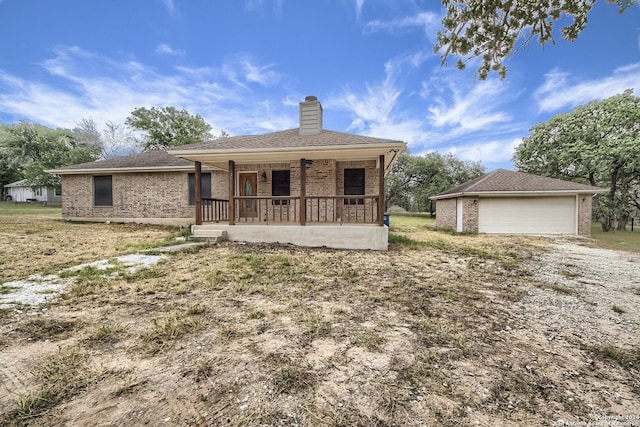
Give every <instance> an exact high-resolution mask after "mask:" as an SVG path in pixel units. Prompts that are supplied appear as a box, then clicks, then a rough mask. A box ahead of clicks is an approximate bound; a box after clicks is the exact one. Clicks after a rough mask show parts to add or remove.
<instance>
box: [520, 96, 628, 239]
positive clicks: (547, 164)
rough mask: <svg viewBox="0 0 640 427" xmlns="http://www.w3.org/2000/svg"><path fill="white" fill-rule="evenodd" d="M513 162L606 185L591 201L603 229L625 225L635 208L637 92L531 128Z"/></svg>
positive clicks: (525, 168)
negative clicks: (603, 190) (604, 194)
mask: <svg viewBox="0 0 640 427" xmlns="http://www.w3.org/2000/svg"><path fill="white" fill-rule="evenodd" d="M530 131H531V135H530V136H528V137H526V138H524V139H523V142H522V144H520V145H519V146H518V147H517V148H516V152H515V155H514V159H513V160H514V163H515V165H516V168H517V169H519V170H521V171H523V172H530V173H535V174H540V175H545V176H550V177H554V178H560V179H568V180H573V181H577V182H583V183H586V184H590V185H594V186H599V187H602V188H607V189H609V193H608V194H607V195H606V196H604V197H597V198H596V200H595V202H594V216H595V217H596V218H597V219H598V220H599V221H600V223H601V224H602V229H603V230H604V231H609V230H610V229H612V228H617V229H619V230H625V229H626V224H627V221H628V220H629V218H630V217H631V215H632V213H633V212H634V211H635V210H637V209H640V198H639V197H638V196H639V194H638V193H639V191H640V98H638V97H636V96H634V95H633V91H631V90H627V91H625V92H624V93H622V94H620V95H616V96H613V97H611V98H608V99H605V100H603V101H592V102H590V103H588V104H587V105H584V106H580V107H578V108H576V109H574V110H573V111H571V112H569V113H564V114H559V115H556V116H554V117H552V118H551V119H550V120H549V121H548V122H546V123H540V124H538V125H536V126H534V127H533V128H531V130H530Z"/></svg>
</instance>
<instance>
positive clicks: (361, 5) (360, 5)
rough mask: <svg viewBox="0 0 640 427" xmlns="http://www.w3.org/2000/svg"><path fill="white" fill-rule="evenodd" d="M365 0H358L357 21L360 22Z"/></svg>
mask: <svg viewBox="0 0 640 427" xmlns="http://www.w3.org/2000/svg"><path fill="white" fill-rule="evenodd" d="M364 1H365V0H356V21H357V22H360V17H361V16H362V7H363V6H364Z"/></svg>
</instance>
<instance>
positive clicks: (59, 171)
mask: <svg viewBox="0 0 640 427" xmlns="http://www.w3.org/2000/svg"><path fill="white" fill-rule="evenodd" d="M205 169H209V170H219V168H216V167H214V166H211V167H207V168H205ZM193 170H194V166H151V167H120V168H83V169H47V170H45V172H47V173H50V174H53V175H87V174H96V173H132V172H135V173H144V172H185V171H186V172H190V171H193Z"/></svg>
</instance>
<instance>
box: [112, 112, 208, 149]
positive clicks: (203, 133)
mask: <svg viewBox="0 0 640 427" xmlns="http://www.w3.org/2000/svg"><path fill="white" fill-rule="evenodd" d="M125 123H126V124H127V126H130V127H131V128H133V129H136V130H139V131H144V132H146V136H145V138H144V139H143V140H142V141H141V144H140V145H141V147H142V149H143V150H145V151H148V150H157V149H159V148H167V147H175V146H179V145H184V144H191V143H194V142H198V141H202V140H203V139H208V138H211V134H210V131H211V126H210V125H209V124H208V123H207V122H205V121H204V119H203V118H202V117H200V115H198V114H196V115H195V116H193V115H191V114H189V113H188V112H187V111H186V110H177V109H175V108H174V107H163V108H156V107H152V108H151V109H147V108H144V107H139V108H136V109H135V110H133V112H132V113H131V115H130V116H129V117H127V119H126V121H125Z"/></svg>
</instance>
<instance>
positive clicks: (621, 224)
mask: <svg viewBox="0 0 640 427" xmlns="http://www.w3.org/2000/svg"><path fill="white" fill-rule="evenodd" d="M627 222H629V216H628V215H620V216H619V217H618V226H617V227H616V230H617V231H627Z"/></svg>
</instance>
